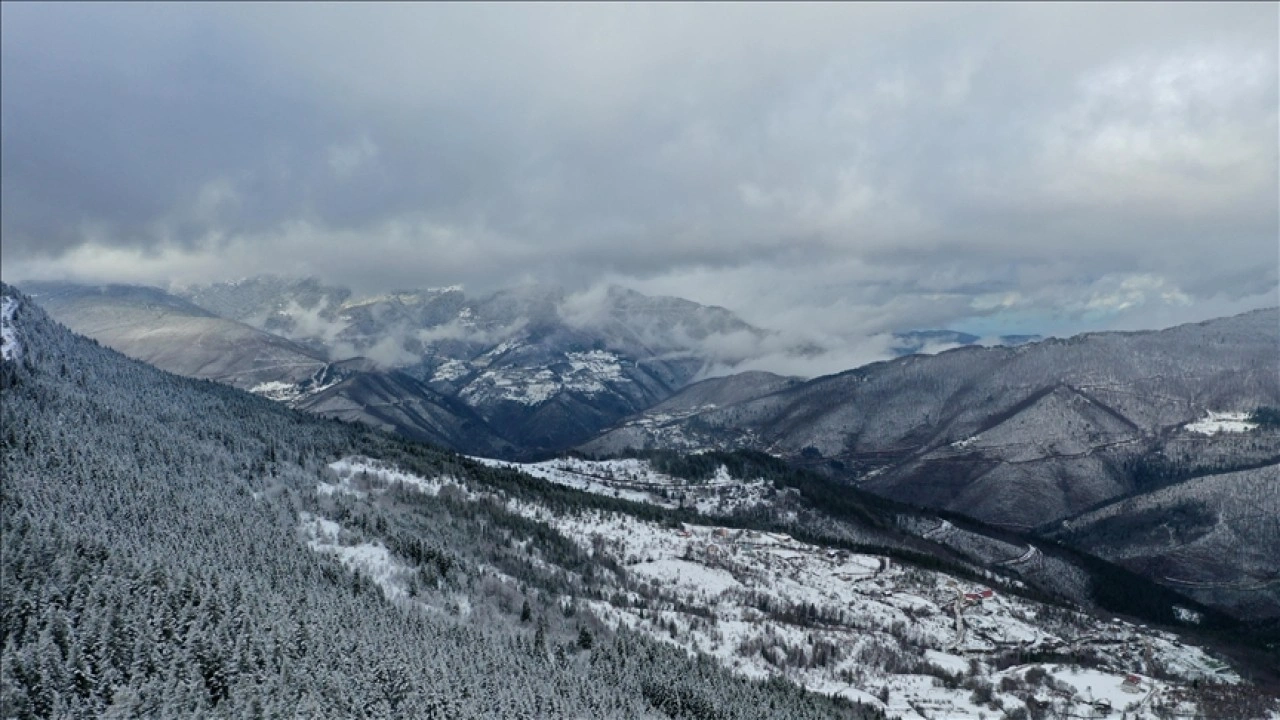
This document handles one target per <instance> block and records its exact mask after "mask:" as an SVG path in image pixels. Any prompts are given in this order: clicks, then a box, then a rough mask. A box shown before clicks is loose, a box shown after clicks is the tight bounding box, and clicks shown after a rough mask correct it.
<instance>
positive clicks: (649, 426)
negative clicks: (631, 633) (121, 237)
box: [31, 277, 1280, 618]
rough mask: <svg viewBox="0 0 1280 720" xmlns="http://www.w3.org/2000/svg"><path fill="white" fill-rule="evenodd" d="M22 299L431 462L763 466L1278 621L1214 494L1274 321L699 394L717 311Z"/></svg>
mask: <svg viewBox="0 0 1280 720" xmlns="http://www.w3.org/2000/svg"><path fill="white" fill-rule="evenodd" d="M31 289H32V291H33V293H34V296H35V299H36V301H37V302H40V303H42V304H43V305H45V307H47V308H48V310H49V311H50V313H51V314H52V315H53V316H54V317H55V318H57V319H58V320H60V321H62V322H64V323H66V324H67V325H68V326H69V327H71V328H72V329H74V330H77V331H79V332H84V333H86V334H88V335H90V336H92V337H95V338H96V339H98V340H99V341H101V342H103V343H105V344H108V345H111V346H112V347H116V348H117V349H120V350H121V351H123V352H126V353H127V354H130V355H132V356H134V357H138V358H140V359H143V360H147V361H149V362H153V363H154V364H156V365H157V366H159V367H162V368H164V369H167V370H171V371H173V372H178V373H180V374H186V375H190V376H193V377H206V378H211V379H219V380H223V381H226V382H230V383H232V384H235V385H237V386H239V387H242V388H245V389H250V390H253V391H254V392H257V393H259V394H262V395H265V396H267V397H271V398H274V399H277V400H281V401H283V402H286V403H287V404H290V405H292V406H293V407H297V408H299V409H303V410H308V411H311V412H315V413H318V414H322V415H326V416H329V417H335V418H339V419H343V420H348V421H360V422H364V423H367V424H371V425H373V426H375V427H380V428H383V429H389V430H396V431H399V432H400V433H402V434H404V435H406V436H408V437H411V438H414V439H417V440H422V441H426V442H430V443H433V444H436V445H438V446H440V447H445V448H451V449H455V450H459V451H462V452H466V453H469V454H473V455H480V456H485V457H501V458H507V459H520V458H524V459H529V458H537V457H545V456H548V455H550V454H554V453H561V452H565V451H568V450H573V451H574V452H579V453H584V454H585V455H587V456H590V457H616V456H620V455H633V454H635V453H637V452H645V451H653V450H681V451H686V452H705V451H708V450H736V449H749V450H754V451H763V452H767V453H769V454H771V455H774V456H777V457H780V458H783V459H784V460H786V461H787V462H790V463H793V464H795V465H797V466H799V467H804V468H807V469H809V470H812V471H815V472H819V473H822V474H824V475H826V476H828V477H830V478H832V479H833V480H835V481H838V482H840V483H843V484H844V485H845V486H847V487H849V488H850V489H857V490H859V491H867V492H871V493H874V494H876V495H879V496H881V497H884V498H888V499H891V500H894V501H898V502H902V503H907V504H908V505H911V506H915V507H921V508H932V509H936V510H941V511H946V512H949V513H954V514H956V515H957V516H964V517H968V518H973V519H976V520H979V521H982V522H983V523H987V524H994V525H998V526H1001V527H1004V528H1005V529H1006V530H1008V531H1009V532H1013V533H1018V534H1020V535H1021V536H1022V537H1026V538H1044V539H1049V540H1051V541H1053V542H1062V543H1066V544H1068V545H1070V546H1072V547H1075V548H1079V549H1083V550H1086V551H1088V552H1091V553H1094V554H1097V555H1100V556H1102V557H1106V558H1110V559H1112V560H1116V561H1117V562H1120V563H1122V564H1124V565H1125V566H1126V567H1129V568H1130V569H1133V570H1135V571H1136V572H1139V573H1141V574H1143V575H1145V576H1147V577H1149V578H1152V579H1154V580H1157V581H1159V582H1162V583H1164V584H1165V585H1166V586H1167V587H1170V588H1177V589H1179V590H1180V591H1182V592H1185V593H1187V594H1189V595H1191V596H1194V597H1196V598H1198V599H1200V600H1202V601H1204V602H1206V603H1208V604H1210V605H1213V606H1215V607H1219V608H1222V609H1224V610H1227V611H1229V612H1232V613H1233V614H1236V615H1238V616H1241V617H1250V618H1266V617H1280V578H1278V577H1277V575H1276V573H1277V570H1276V567H1275V564H1274V563H1273V562H1269V561H1267V560H1266V558H1267V557H1268V554H1269V553H1274V552H1280V539H1278V538H1277V537H1276V531H1275V527H1274V526H1273V524H1269V523H1267V522H1266V517H1267V516H1266V515H1263V516H1258V515H1256V514H1250V513H1249V512H1246V510H1247V507H1255V508H1256V507H1261V508H1265V509H1266V510H1267V511H1268V512H1271V511H1273V510H1274V511H1275V513H1276V514H1280V496H1278V494H1277V491H1276V490H1275V486H1274V485H1268V484H1266V483H1262V484H1258V483H1252V484H1250V483H1245V482H1240V483H1238V482H1233V481H1232V478H1246V479H1248V478H1253V477H1274V476H1275V475H1277V474H1280V430H1278V429H1277V428H1275V427H1271V426H1265V425H1264V426H1262V427H1254V426H1253V425H1252V424H1250V423H1248V422H1245V421H1244V420H1243V419H1244V418H1246V417H1247V416H1248V415H1249V414H1250V413H1252V412H1254V411H1256V410H1257V409H1259V408H1264V409H1265V408H1268V407H1280V353H1278V352H1277V348H1278V347H1280V311H1277V310H1274V309H1272V310H1261V311H1256V312H1252V313H1247V314H1244V315H1240V316H1236V317H1231V318H1222V319H1218V320H1213V321H1209V322H1205V323H1199V324H1194V325H1184V326H1179V327H1175V328H1170V329H1167V330H1162V331H1148V332H1136V333H1092V334H1086V335H1081V336H1076V337H1073V338H1068V339H1050V340H1045V341H1039V342H1027V343H1022V344H1018V345H1016V346H998V347H977V346H967V347H960V348H958V349H952V350H947V351H944V352H941V353H937V354H934V355H919V354H917V355H909V356H903V357H898V358H895V359H891V360H887V361H884V362H879V363H873V364H871V365H866V366H863V367H859V368H854V369H851V370H849V371H847V372H843V373H839V374H836V375H831V376H824V377H819V378H814V379H809V380H805V379H802V378H793V377H784V376H779V375H774V374H770V373H765V372H758V371H756V372H746V373H739V374H733V375H727V376H721V377H714V378H708V379H703V380H699V377H700V374H701V373H702V372H704V371H705V370H706V368H707V367H709V366H712V365H723V364H724V363H726V361H728V362H732V361H734V360H741V359H742V357H741V356H740V355H739V356H733V355H732V354H730V353H728V352H727V351H726V350H724V348H725V347H730V346H734V347H741V345H737V346H735V345H734V343H729V342H724V341H725V340H726V339H727V338H728V339H732V338H738V339H744V338H745V339H751V338H760V337H763V336H767V335H768V333H769V331H766V330H762V329H759V328H755V327H753V326H751V325H749V324H747V323H745V322H743V321H742V320H740V319H739V318H737V317H736V316H734V315H733V314H732V313H731V312H730V311H728V310H725V309H723V308H713V307H705V306H701V305H697V304H696V303H692V302H689V301H685V300H680V299H677V298H651V297H646V296H643V295H640V294H639V293H635V292H633V291H629V290H625V289H621V288H608V289H606V290H604V291H601V292H599V293H596V294H594V295H592V296H589V297H585V298H583V297H577V296H569V295H566V294H565V293H564V292H563V291H562V290H559V289H557V288H548V287H542V286H527V287H522V288H517V289H512V290H507V291H501V292H498V293H494V294H492V295H489V296H486V297H482V298H479V299H470V298H468V297H467V296H466V295H465V294H464V293H463V292H462V291H461V290H460V289H458V288H439V289H431V290H422V291H413V292H399V293H391V294H387V295H382V296H377V297H372V298H358V297H356V296H354V295H353V294H352V293H351V292H350V291H347V290H345V289H342V288H335V287H329V286H325V285H323V284H321V283H319V282H318V281H315V280H303V281H295V280H285V279H281V278H275V277H261V278H254V279H250V280H246V281H242V282H240V283H223V284H217V285H210V286H201V287H191V288H185V289H183V290H181V291H180V295H181V296H178V295H173V294H168V293H164V292H162V291H159V290H156V289H151V288H132V287H124V286H109V287H105V288H98V287H80V286H68V285H57V286H32V288H31ZM911 337H914V338H915V340H914V341H915V342H919V343H925V342H928V343H933V344H937V343H939V342H948V341H956V342H960V341H965V342H972V341H974V340H976V338H974V337H973V336H967V337H965V336H957V334H954V333H945V334H944V333H938V332H930V333H917V334H916V335H915V336H909V335H907V334H904V335H903V342H904V343H905V342H907V341H908V340H910V338H911ZM208 338H218V342H216V343H214V342H212V341H211V340H210V339H208ZM272 368H275V370H272ZM273 373H274V374H273ZM1213 418H1236V420H1231V421H1222V422H1217V424H1216V425H1215V424H1214V422H1216V421H1213V420H1212V419H1213ZM1206 422H1207V423H1209V424H1208V425H1205V423H1206ZM1206 427H1207V428H1210V429H1209V430H1205V429H1203V428H1206ZM1242 473H1243V474H1242ZM1192 481H1194V483H1192ZM1184 486H1185V488H1190V487H1193V486H1194V487H1196V488H1197V490H1196V493H1197V495H1196V497H1197V498H1198V499H1197V500H1196V502H1195V503H1189V502H1188V501H1186V500H1185V499H1179V500H1171V499H1169V498H1170V497H1173V496H1175V495H1176V492H1178V491H1177V490H1176V488H1177V487H1184ZM1170 488H1174V489H1170ZM1245 488H1251V489H1248V490H1245ZM1161 493H1163V494H1161ZM1241 497H1248V498H1250V502H1249V503H1246V504H1241V503H1240V502H1239V499H1240V498H1241ZM1192 506H1195V507H1200V506H1205V507H1210V508H1217V509H1214V510H1213V511H1212V512H1209V513H1208V514H1206V512H1204V511H1196V512H1191V511H1187V508H1188V507H1192ZM1152 507H1161V508H1167V507H1176V508H1181V509H1182V512H1180V513H1178V514H1175V517H1176V518H1177V519H1178V520H1177V522H1176V523H1175V525H1176V527H1175V528H1173V529H1172V530H1170V532H1169V533H1166V535H1164V536H1161V537H1159V538H1157V537H1156V536H1154V535H1152V536H1151V539H1149V540H1148V541H1145V542H1146V543H1147V544H1146V545H1145V546H1144V547H1143V549H1142V550H1141V551H1138V550H1137V549H1136V548H1135V547H1129V546H1128V545H1127V544H1126V542H1125V541H1124V538H1125V537H1127V534H1130V533H1132V534H1135V536H1137V535H1143V534H1144V533H1146V534H1148V535H1150V533H1151V531H1150V526H1151V525H1152V523H1153V522H1154V520H1153V518H1157V517H1159V516H1160V515H1159V513H1155V511H1153V510H1152ZM1153 513H1155V514H1153ZM1273 516H1274V515H1273ZM1155 524H1156V525H1157V526H1159V524H1160V523H1155ZM1223 547H1236V548H1242V550H1241V551H1240V552H1236V553H1234V554H1227V555H1223V554H1221V553H1220V552H1217V551H1218V550H1221V549H1222V548H1223ZM1243 549H1251V550H1250V551H1245V550H1243Z"/></svg>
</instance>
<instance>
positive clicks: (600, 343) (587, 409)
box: [182, 277, 764, 453]
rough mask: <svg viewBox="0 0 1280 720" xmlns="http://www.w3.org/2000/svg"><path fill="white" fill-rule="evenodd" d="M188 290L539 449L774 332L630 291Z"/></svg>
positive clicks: (560, 444) (262, 286)
mask: <svg viewBox="0 0 1280 720" xmlns="http://www.w3.org/2000/svg"><path fill="white" fill-rule="evenodd" d="M182 292H183V293H184V295H185V297H186V298H188V299H190V300H191V301H192V302H194V303H198V304H202V305H203V306H204V307H206V308H208V309H210V310H212V311H214V312H219V313H226V314H227V315H228V317H232V318H235V319H238V320H242V321H244V322H249V323H253V324H255V325H257V326H258V327H262V328H264V329H269V330H272V331H273V332H279V333H281V334H283V335H284V336H285V337H288V338H290V339H292V340H294V341H296V342H298V343H301V344H304V345H306V346H308V347H324V348H327V349H328V352H329V353H330V355H331V356H333V357H335V358H342V357H349V356H353V355H365V356H368V357H371V358H373V359H375V360H377V361H378V362H379V363H380V364H381V365H382V366H384V367H388V368H394V369H398V370H401V371H403V372H405V373H408V374H409V375H411V376H413V377H414V378H416V379H417V380H419V381H421V382H422V383H424V384H426V385H427V386H429V387H430V388H431V389H432V390H434V391H436V392H438V393H440V394H442V395H446V396H450V397H456V398H458V399H460V400H461V401H462V402H464V403H466V404H467V405H468V406H470V407H471V408H472V409H473V410H474V411H475V412H477V413H479V415H480V416H481V417H483V418H484V420H485V421H486V422H487V423H488V424H490V425H491V426H492V427H493V428H494V429H495V431H496V432H497V433H498V434H501V435H503V436H504V437H506V438H507V439H509V440H510V441H511V442H512V443H513V445H514V446H516V447H518V448H522V449H523V450H524V451H526V452H532V453H537V452H545V451H551V450H561V449H564V448H567V447H571V446H573V445H575V444H577V443H579V442H581V441H583V440H586V439H588V438H590V437H591V436H592V435H594V434H595V433H596V432H598V431H599V430H600V429H602V428H604V427H607V426H609V425H611V424H613V423H615V422H617V421H618V420H619V419H620V418H622V417H625V416H627V415H630V414H633V413H636V412H640V411H642V410H645V409H647V408H649V407H651V406H653V405H654V404H656V403H658V402H661V401H662V400H665V399H666V398H668V397H670V396H671V395H672V394H673V393H674V392H676V391H677V390H679V389H680V388H682V387H684V386H685V385H686V384H688V383H689V381H691V380H692V379H693V378H694V377H695V376H696V375H697V373H698V372H700V371H701V370H702V369H703V368H704V367H706V366H707V365H708V364H710V363H712V362H714V361H718V360H721V359H722V358H721V357H720V356H719V354H717V351H715V350H714V348H715V347H718V344H717V343H718V341H723V340H724V339H733V338H737V337H740V336H741V337H754V338H759V337H762V336H763V334H764V331H761V330H759V329H757V328H753V327H751V326H750V325H748V324H747V323H745V322H743V321H742V320H740V319H739V318H737V317H736V316H735V315H733V313H731V312H729V311H728V310H725V309H723V308H717V307H708V306H703V305H699V304H697V303H693V302H690V301H687V300H681V299H679V298H669V297H648V296H645V295H642V294H640V293H636V292H634V291H630V290H626V289H623V288H618V287H611V288H607V289H604V290H602V291H601V292H600V293H598V294H596V295H590V296H567V295H566V294H565V292H564V291H563V290H562V289H561V288H558V287H551V286H540V285H527V286H522V287H517V288H511V289H507V290H501V291H498V292H495V293H493V294H490V295H487V296H483V297H479V298H468V297H467V296H466V295H465V294H464V293H463V292H462V291H461V290H460V289H458V288H438V289H427V290H411V291H401V292H393V293H388V294H384V295H378V296H374V297H368V298H360V297H354V296H352V294H351V293H350V292H349V291H347V290H345V289H342V288H332V287H326V286H323V285H321V284H319V283H318V282H317V281H315V280H304V281H292V280H285V279H281V278H273V277H261V278H253V279H248V280H244V281H241V282H238V283H221V284H216V285H210V286H199V287H192V288H187V289H185V290H183V291H182Z"/></svg>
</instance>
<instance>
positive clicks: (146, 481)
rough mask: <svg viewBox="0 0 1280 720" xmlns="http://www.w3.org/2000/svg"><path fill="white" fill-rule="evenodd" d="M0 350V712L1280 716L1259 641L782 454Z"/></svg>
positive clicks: (32, 348)
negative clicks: (476, 453)
mask: <svg viewBox="0 0 1280 720" xmlns="http://www.w3.org/2000/svg"><path fill="white" fill-rule="evenodd" d="M0 330H2V331H3V332H0V336H2V337H3V344H2V345H0V351H2V353H0V354H2V355H3V361H0V390H2V391H3V393H4V402H3V403H2V404H0V412H2V413H3V421H4V422H3V425H2V427H3V432H2V433H0V453H2V454H3V461H4V467H5V471H6V473H5V492H4V493H3V495H0V503H3V513H0V524H2V525H0V529H2V530H3V537H4V543H5V562H4V563H3V566H2V567H0V572H3V577H0V580H2V582H0V601H2V603H0V604H2V605H3V607H4V609H5V610H4V612H3V614H0V633H3V635H2V637H3V640H4V642H3V645H0V648H3V649H2V650H0V654H2V660H3V683H0V707H2V708H3V711H4V714H5V715H6V716H15V717H28V716H30V717H46V716H62V715H67V716H77V715H84V716H93V717H134V716H154V717H166V718H167V717H190V716H206V717H243V716H246V715H252V714H255V713H257V714H261V715H264V716H276V715H283V714H297V713H299V712H301V713H303V714H307V715H311V716H365V717H405V716H410V717H450V718H455V717H456V718H465V717H508V716H509V717H518V716H530V717H562V716H590V717H601V718H610V717H618V718H622V717H627V718H655V719H657V718H690V719H692V718H721V717H723V718H755V717H761V718H763V717H771V718H809V717H814V718H817V717H844V718H868V719H870V718H888V717H911V716H913V715H915V716H919V715H920V713H922V712H923V713H926V714H928V715H929V716H945V717H951V718H957V719H958V720H959V719H961V718H963V719H965V720H977V719H978V718H981V717H990V716H991V714H992V713H996V714H1001V715H1005V716H1014V717H1021V716H1022V713H1028V716H1030V715H1029V712H1028V711H1029V709H1034V710H1036V711H1037V712H1040V713H1042V714H1043V713H1058V714H1064V713H1065V714H1072V715H1079V714H1085V713H1090V714H1092V713H1095V712H1103V711H1105V712H1111V711H1113V710H1114V711H1117V712H1125V713H1128V714H1129V716H1130V717H1133V718H1139V719H1140V720H1153V719H1154V718H1157V717H1158V716H1159V715H1160V714H1164V713H1167V712H1195V713H1200V714H1209V715H1213V716H1224V717H1260V718H1261V717H1266V718H1271V717H1274V716H1275V711H1276V705H1275V702H1274V700H1273V699H1272V698H1271V697H1270V693H1269V691H1268V690H1267V685H1266V683H1267V682H1269V681H1268V680H1267V678H1268V677H1269V675H1268V674H1267V673H1268V672H1269V670H1268V669H1267V666H1266V664H1265V663H1266V660H1265V655H1260V654H1259V653H1265V652H1266V649H1265V648H1266V646H1265V641H1264V640H1262V638H1263V637H1265V636H1264V635H1262V634H1261V633H1260V632H1258V631H1262V632H1266V626H1265V625H1258V624H1251V623H1244V622H1241V621H1240V620H1239V619H1237V618H1232V617H1230V616H1228V615H1227V614H1224V613H1222V612H1220V611H1218V610H1215V609H1214V608H1212V607H1209V606H1206V605H1205V604H1202V603H1199V602H1196V601H1195V600H1194V599H1190V598H1187V597H1185V596H1184V595H1181V594H1180V593H1179V592H1177V591H1174V590H1169V589H1165V588H1161V587H1160V586H1159V585H1156V584H1154V583H1151V582H1149V581H1147V580H1144V579H1143V578H1141V577H1140V576H1138V575H1134V574H1132V573H1128V572H1126V571H1125V570H1123V569H1122V568H1119V567H1116V566H1114V565H1111V564H1108V563H1105V562H1102V561H1099V560H1096V559H1095V558H1091V557H1089V556H1087V555H1083V554H1080V553H1078V552H1076V551H1073V550H1070V549H1069V548H1066V547H1064V546H1061V545H1058V544H1055V543H1054V542H1052V541H1048V540H1034V539H1033V540H1028V539H1027V538H1025V537H1023V536H1019V535H1016V534H1011V533H1008V532H1006V531H1002V530H1000V529H999V528H993V527H991V526H986V525H983V524H981V523H976V522H972V521H968V520H964V519H962V518H959V517H953V518H951V519H948V517H947V516H940V515H938V514H937V513H934V512H931V511H926V510H919V509H913V508H911V507H909V506H907V505H903V504H901V503H895V502H893V501H889V500H884V499H882V498H879V497H877V496H875V495H873V494H870V493H868V492H866V491H864V490H861V489H858V488H855V487H849V486H847V485H846V484H844V483H843V482H842V481H840V480H839V479H836V478H832V477H828V476H824V475H822V474H818V473H815V472H813V471H811V470H805V469H802V468H797V467H795V466H793V465H791V464H788V463H787V462H784V461H782V460H780V459H778V458H775V457H771V456H769V455H765V454H762V453H756V452H751V451H739V452H734V453H725V452H720V451H708V452H703V453H697V454H682V453H672V452H670V451H656V452H653V453H651V454H650V455H649V456H648V457H647V458H644V459H638V458H636V459H612V460H603V461H599V460H587V459H574V458H562V459H559V460H552V461H547V462H542V463H533V464H515V463H510V462H506V461H500V460H491V459H483V460H474V459H469V458H466V457H462V456H459V455H455V454H453V453H450V452H446V451H441V450H436V449H432V448H429V447H426V446H423V445H421V444H418V443H415V442H411V441H406V440H404V439H401V438H398V437H396V436H393V435H390V434H387V433H381V432H378V431H376V430H374V429H371V428H366V427H364V426H362V425H359V424H349V423H346V424H344V423H337V422H333V421H327V420H323V419H321V418H317V417H314V416H313V415H308V414H303V413H299V412H294V411H292V410H290V409H289V408H287V407H284V406H283V405H281V404H280V403H278V402H271V401H268V400H267V399H264V398H261V397H254V396H253V395H251V394H248V393H245V392H241V391H239V390H237V389H235V388H232V387H228V386H226V385H224V384H221V383H216V382H209V381H207V380H192V379H187V378H181V377H176V376H174V375H171V374H168V373H164V372H161V371H159V370H157V369H156V368H153V367H149V366H147V365H145V364H143V363H141V362H138V361H135V360H132V359H129V358H127V357H125V356H123V355H121V354H119V353H117V352H115V351H112V350H110V349H108V348H106V347H103V346H102V345H101V344H99V343H95V342H92V341H90V340H88V339H86V338H83V337H80V336H77V335H74V334H72V333H71V332H69V331H67V330H66V329H65V328H64V327H61V326H60V325H58V324H57V323H56V322H54V321H52V320H51V319H50V318H49V317H48V316H47V315H46V314H45V313H44V312H43V311H42V309H41V308H40V307H39V306H38V305H37V304H36V302H34V301H33V300H32V299H31V298H29V297H27V296H24V295H22V294H20V293H17V292H15V291H13V290H12V289H10V288H8V287H7V286H6V287H0ZM747 379H749V380H753V381H755V382H764V383H771V384H774V385H775V386H776V388H775V392H784V393H785V392H790V391H791V390H793V389H794V388H795V387H797V386H796V385H795V382H796V381H793V380H787V379H781V380H779V379H777V378H773V377H769V376H763V377H754V378H747ZM740 390H741V387H738V388H735V387H734V386H733V384H732V383H731V382H727V381H721V382H719V383H710V384H702V385H701V387H700V388H698V389H697V392H698V393H700V397H701V398H702V399H704V400H708V401H715V400H719V401H722V402H730V401H733V400H734V399H738V398H742V397H746V395H742V394H741V393H740ZM690 392H691V393H692V392H694V390H693V388H691V389H690ZM749 394H750V393H747V395H749ZM1222 422H1226V423H1230V422H1237V421H1235V420H1231V419H1227V420H1223V421H1222ZM1235 481H1237V480H1233V482H1235ZM1239 482H1245V483H1246V484H1250V485H1252V486H1257V485H1265V484H1266V483H1265V482H1259V481H1258V480H1257V479H1256V478H1255V479H1253V480H1248V479H1245V480H1240V481H1239ZM1169 487H1175V486H1172V485H1171V486H1169ZM1199 492H1201V490H1196V491H1195V492H1194V493H1193V494H1192V496H1193V497H1198V493H1199ZM1184 499H1185V497H1173V498H1169V499H1168V502H1169V503H1173V504H1177V503H1179V502H1181V501H1182V500H1184ZM1257 499H1258V498H1250V497H1242V498H1241V502H1240V505H1242V506H1246V505H1251V504H1255V503H1256V501H1257ZM1161 501H1162V502H1163V501H1164V500H1163V499H1162V500H1161ZM1260 509H1262V510H1263V512H1265V511H1266V510H1265V508H1260ZM1102 510H1103V509H1102V508H1099V509H1098V511H1099V514H1098V516H1097V517H1096V518H1090V519H1089V521H1090V522H1091V523H1094V524H1096V523H1101V522H1105V521H1106V519H1107V518H1108V517H1111V516H1110V515H1107V514H1106V513H1105V512H1102ZM1089 534H1090V536H1091V537H1101V535H1099V534H1098V533H1093V532H1091V533H1089ZM1148 624H1158V625H1159V627H1152V626H1149V625H1148ZM1255 628H1256V630H1255ZM1260 641H1261V642H1260ZM765 678H768V681H767V682H766V681H765V680H764V679H765ZM1250 678H1258V679H1250ZM1131 689H1137V690H1138V693H1136V694H1130V693H1129V690H1131Z"/></svg>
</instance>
